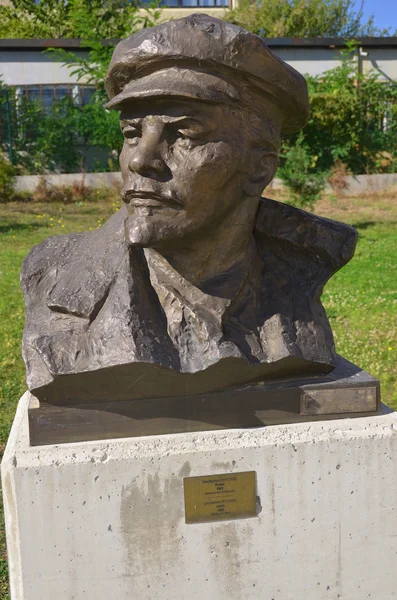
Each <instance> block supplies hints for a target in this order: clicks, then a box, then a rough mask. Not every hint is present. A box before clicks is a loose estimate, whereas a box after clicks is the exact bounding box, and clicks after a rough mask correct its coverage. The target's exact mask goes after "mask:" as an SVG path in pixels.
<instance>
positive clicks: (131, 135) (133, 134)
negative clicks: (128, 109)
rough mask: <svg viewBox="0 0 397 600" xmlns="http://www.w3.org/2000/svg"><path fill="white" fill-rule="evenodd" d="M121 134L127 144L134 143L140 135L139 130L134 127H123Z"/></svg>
mask: <svg viewBox="0 0 397 600" xmlns="http://www.w3.org/2000/svg"><path fill="white" fill-rule="evenodd" d="M123 135H124V139H125V141H126V142H127V144H134V143H136V141H137V140H138V138H140V137H141V132H140V131H139V130H138V129H136V128H135V127H125V128H124V129H123Z"/></svg>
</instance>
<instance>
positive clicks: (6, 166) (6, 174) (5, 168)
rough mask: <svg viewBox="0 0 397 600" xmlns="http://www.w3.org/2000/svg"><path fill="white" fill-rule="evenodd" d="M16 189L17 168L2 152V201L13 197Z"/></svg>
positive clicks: (0, 191) (0, 196)
mask: <svg viewBox="0 0 397 600" xmlns="http://www.w3.org/2000/svg"><path fill="white" fill-rule="evenodd" d="M14 189H15V169H14V167H13V166H12V164H11V163H10V161H9V160H8V159H7V158H6V157H5V156H4V154H3V153H2V152H0V202H8V201H9V200H11V199H12V197H13V195H14Z"/></svg>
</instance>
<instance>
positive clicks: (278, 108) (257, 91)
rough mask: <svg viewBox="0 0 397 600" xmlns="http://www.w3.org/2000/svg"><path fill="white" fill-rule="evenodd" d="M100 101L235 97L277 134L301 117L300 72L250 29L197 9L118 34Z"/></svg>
mask: <svg viewBox="0 0 397 600" xmlns="http://www.w3.org/2000/svg"><path fill="white" fill-rule="evenodd" d="M105 88H106V91H107V93H108V96H109V103H108V105H107V107H108V108H121V105H122V104H123V102H125V101H126V100H132V99H134V98H135V99H142V98H150V97H158V96H177V97H181V96H182V97H190V98H196V99H198V100H200V99H203V100H207V101H212V102H229V103H234V104H237V103H240V104H243V105H245V107H249V108H250V109H251V110H253V111H254V112H257V113H259V114H262V115H263V116H265V117H266V118H268V119H269V118H270V119H271V118H272V117H274V118H275V119H277V121H278V124H279V128H280V132H281V133H282V134H288V133H295V132H296V131H299V130H300V129H302V127H304V126H305V125H306V123H307V120H308V117H309V100H308V93H307V85H306V80H305V78H304V77H303V76H302V75H301V74H300V73H298V71H296V70H295V69H293V68H292V67H290V66H289V65H288V64H286V63H285V62H284V61H282V60H280V59H279V58H277V57H276V56H274V55H273V54H272V52H271V51H270V50H269V48H268V47H267V45H266V44H265V42H264V41H263V40H262V39H261V38H260V37H259V36H257V35H254V34H253V33H250V32H249V31H246V30H245V29H242V28H241V27H237V26H236V25H232V24H231V23H227V22H226V21H222V20H221V19H216V18H214V17H210V16H208V15H205V14H193V15H189V16H188V17H185V18H182V19H177V20H173V21H169V22H167V23H162V24H161V25H158V26H157V27H152V28H148V29H143V30H141V31H139V32H138V33H135V34H134V35H132V36H130V37H128V38H126V39H125V40H122V41H121V42H120V43H119V44H118V45H117V46H116V48H115V50H114V53H113V57H112V60H111V63H110V66H109V70H108V73H107V75H106V79H105Z"/></svg>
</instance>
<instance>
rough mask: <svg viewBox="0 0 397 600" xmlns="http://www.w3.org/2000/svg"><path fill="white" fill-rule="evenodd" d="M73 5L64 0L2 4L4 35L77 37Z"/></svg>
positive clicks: (20, 0) (0, 30)
mask: <svg viewBox="0 0 397 600" xmlns="http://www.w3.org/2000/svg"><path fill="white" fill-rule="evenodd" d="M69 13H70V5H69V2H65V1H64V0H41V1H40V2H39V3H38V4H36V3H35V1H34V0H11V2H10V4H9V5H6V6H0V35H1V37H2V38H62V37H66V38H67V37H74V35H73V27H72V23H71V21H70V19H69Z"/></svg>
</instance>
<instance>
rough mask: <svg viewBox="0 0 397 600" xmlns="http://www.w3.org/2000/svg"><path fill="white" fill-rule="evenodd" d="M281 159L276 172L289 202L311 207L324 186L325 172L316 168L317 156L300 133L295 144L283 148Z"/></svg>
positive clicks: (301, 206)
mask: <svg viewBox="0 0 397 600" xmlns="http://www.w3.org/2000/svg"><path fill="white" fill-rule="evenodd" d="M281 160H282V166H281V167H280V168H279V170H278V173H277V174H278V176H279V177H280V178H281V179H282V180H283V183H284V185H285V186H286V187H287V188H288V190H289V195H290V198H289V199H290V203H291V204H293V205H294V206H299V207H300V208H303V207H306V208H309V209H313V207H314V205H315V203H316V201H317V200H318V199H319V197H320V194H321V192H322V191H323V189H324V188H325V185H326V180H327V173H326V172H324V171H319V170H318V169H316V165H317V156H313V155H312V154H311V151H310V148H309V147H308V146H307V144H305V141H304V136H303V134H302V133H301V134H300V135H299V137H298V139H297V141H296V144H295V145H293V146H291V147H289V148H288V147H287V148H284V153H282V155H281Z"/></svg>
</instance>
